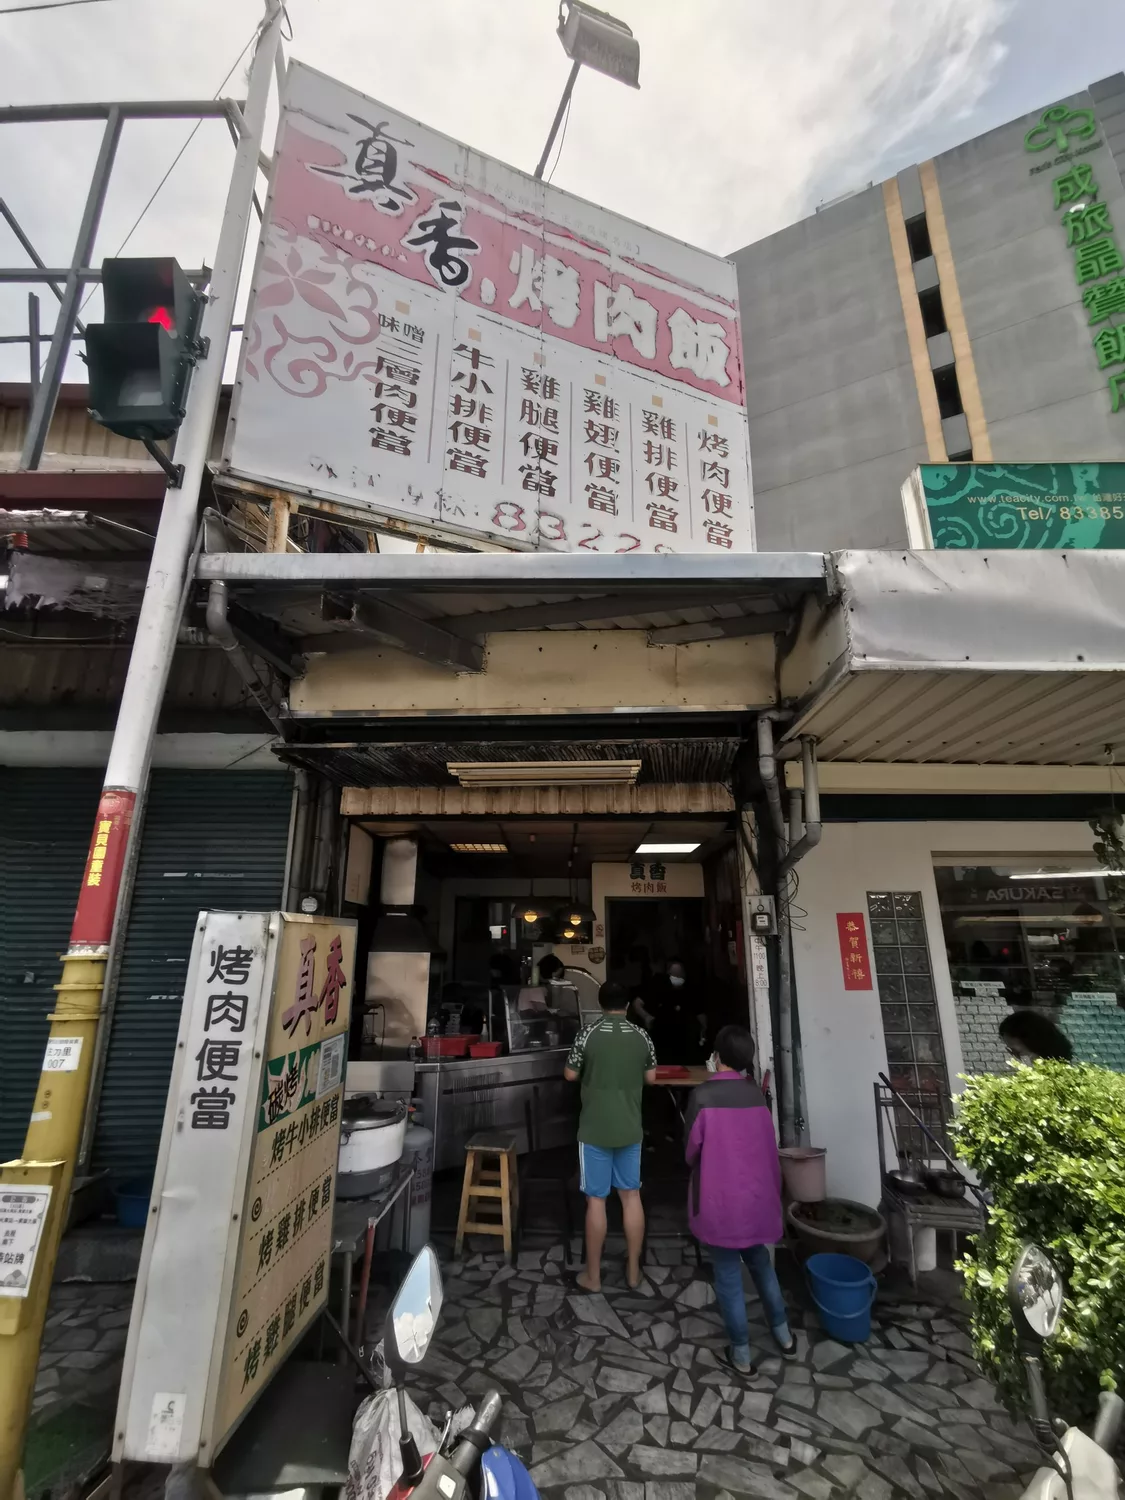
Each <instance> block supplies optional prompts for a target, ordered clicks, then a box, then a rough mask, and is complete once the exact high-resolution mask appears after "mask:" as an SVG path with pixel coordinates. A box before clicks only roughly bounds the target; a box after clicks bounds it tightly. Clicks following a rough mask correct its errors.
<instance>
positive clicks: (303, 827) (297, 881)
mask: <svg viewBox="0 0 1125 1500" xmlns="http://www.w3.org/2000/svg"><path fill="white" fill-rule="evenodd" d="M296 776H297V813H296V817H295V818H294V821H293V853H292V856H291V858H290V861H289V884H288V886H287V887H286V890H285V910H286V911H296V909H297V901H298V899H299V898H300V894H301V891H302V890H303V889H304V886H305V879H304V876H305V862H306V860H307V858H308V852H309V802H310V800H311V799H310V795H309V791H310V788H309V773H308V772H307V771H306V770H304V769H303V768H302V769H300V770H298V771H297V773H296Z"/></svg>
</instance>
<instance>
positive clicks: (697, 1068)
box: [653, 1063, 711, 1127]
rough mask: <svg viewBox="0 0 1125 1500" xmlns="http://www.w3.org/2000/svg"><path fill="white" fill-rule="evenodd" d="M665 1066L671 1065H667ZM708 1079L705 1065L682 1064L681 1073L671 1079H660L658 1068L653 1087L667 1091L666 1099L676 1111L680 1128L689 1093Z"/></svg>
mask: <svg viewBox="0 0 1125 1500" xmlns="http://www.w3.org/2000/svg"><path fill="white" fill-rule="evenodd" d="M666 1066H673V1065H672V1064H667V1065H666ZM710 1077H711V1074H710V1073H709V1072H708V1071H707V1064H706V1063H685V1064H683V1072H682V1073H679V1072H678V1073H676V1074H674V1075H673V1076H672V1077H666V1078H662V1077H661V1076H660V1069H659V1068H658V1069H657V1072H656V1079H655V1082H654V1084H653V1087H654V1088H658V1089H667V1090H668V1098H669V1099H670V1100H671V1101H672V1108H673V1109H674V1110H675V1111H676V1115H677V1117H678V1118H679V1121H680V1125H681V1127H682V1126H683V1124H684V1110H685V1109H686V1108H687V1096H688V1093H689V1091H690V1090H691V1089H693V1088H695V1087H696V1086H697V1085H698V1084H701V1083H705V1082H706V1081H707V1079H708V1078H710Z"/></svg>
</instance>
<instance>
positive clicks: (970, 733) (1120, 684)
mask: <svg viewBox="0 0 1125 1500" xmlns="http://www.w3.org/2000/svg"><path fill="white" fill-rule="evenodd" d="M833 564H834V573H835V580H836V584H837V587H836V589H835V590H834V591H833V594H832V597H831V598H830V600H829V601H828V602H827V603H824V604H819V603H818V604H813V605H810V606H809V607H808V608H807V609H806V614H805V618H804V621H803V623H802V628H801V632H800V636H799V639H798V641H797V644H796V646H795V648H794V650H793V651H792V652H791V653H790V655H789V656H788V658H787V659H786V661H785V663H784V665H783V668H782V691H783V694H784V695H785V696H786V697H787V698H791V699H794V700H796V702H797V704H798V712H797V715H796V718H795V720H794V722H793V724H792V725H791V726H790V728H789V731H788V734H789V737H792V736H795V735H798V734H810V735H813V736H815V738H816V740H817V742H818V755H819V756H820V758H821V759H822V760H848V761H886V762H894V761H908V762H937V763H953V762H972V763H979V764H990V763H992V764H1000V765H1028V764H1030V765H1057V764H1062V765H1095V764H1104V763H1105V761H1106V759H1107V756H1108V757H1110V758H1116V759H1121V758H1122V754H1121V752H1122V750H1125V553H1120V552H1059V551H1056V552H1015V551H1012V552H988V553H985V552H954V551H946V552H939V551H928V552H843V553H839V554H837V555H836V556H835V557H834V559H833Z"/></svg>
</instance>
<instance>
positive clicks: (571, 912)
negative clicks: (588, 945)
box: [555, 901, 598, 927]
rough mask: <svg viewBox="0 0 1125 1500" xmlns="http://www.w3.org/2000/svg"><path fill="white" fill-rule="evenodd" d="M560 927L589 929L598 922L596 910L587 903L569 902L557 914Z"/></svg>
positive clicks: (556, 917) (556, 918)
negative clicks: (593, 923)
mask: <svg viewBox="0 0 1125 1500" xmlns="http://www.w3.org/2000/svg"><path fill="white" fill-rule="evenodd" d="M555 920H556V922H557V923H558V925H559V926H560V927H588V926H589V925H590V923H591V922H596V921H597V920H598V917H597V913H596V912H595V911H594V908H593V907H592V906H590V905H589V903H588V902H586V901H567V902H565V903H564V904H563V905H562V906H560V907H559V908H558V909H557V911H556V912H555Z"/></svg>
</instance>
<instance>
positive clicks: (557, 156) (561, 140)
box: [547, 92, 574, 182]
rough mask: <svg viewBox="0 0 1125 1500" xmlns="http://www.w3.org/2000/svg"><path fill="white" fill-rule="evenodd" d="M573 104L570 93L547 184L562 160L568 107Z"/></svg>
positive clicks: (568, 117) (568, 122) (568, 121)
mask: <svg viewBox="0 0 1125 1500" xmlns="http://www.w3.org/2000/svg"><path fill="white" fill-rule="evenodd" d="M573 103H574V94H573V92H572V93H571V96H570V98H569V99H568V100H567V101H566V114H565V115H564V116H563V124H562V134H561V135H560V136H559V145H558V150H557V151H556V152H555V159H554V161H553V162H552V163H551V170H550V171H549V172H548V173H547V181H548V182H550V180H551V178H552V177H553V176H554V175H555V172H556V171H557V170H558V165H559V162H560V161H561V160H562V152H563V146H564V145H565V144H566V127H567V126H568V125H569V124H570V106H571V105H572V104H573Z"/></svg>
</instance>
